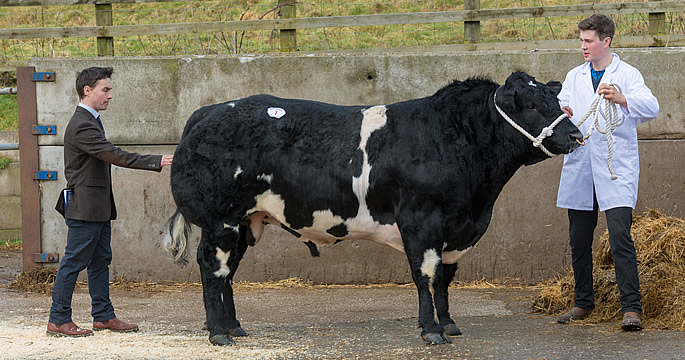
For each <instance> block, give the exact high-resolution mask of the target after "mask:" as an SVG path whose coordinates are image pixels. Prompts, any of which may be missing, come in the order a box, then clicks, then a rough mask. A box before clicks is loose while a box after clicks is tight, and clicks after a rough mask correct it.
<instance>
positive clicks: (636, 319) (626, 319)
mask: <svg viewBox="0 0 685 360" xmlns="http://www.w3.org/2000/svg"><path fill="white" fill-rule="evenodd" d="M621 329H623V330H626V331H638V330H641V329H642V320H641V319H640V313H637V312H633V311H628V312H626V313H625V314H623V321H622V322H621Z"/></svg>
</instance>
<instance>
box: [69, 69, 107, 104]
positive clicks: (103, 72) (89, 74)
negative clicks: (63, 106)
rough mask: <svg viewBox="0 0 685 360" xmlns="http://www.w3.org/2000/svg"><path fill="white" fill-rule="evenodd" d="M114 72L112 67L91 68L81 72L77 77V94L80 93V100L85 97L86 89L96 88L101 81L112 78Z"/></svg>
mask: <svg viewBox="0 0 685 360" xmlns="http://www.w3.org/2000/svg"><path fill="white" fill-rule="evenodd" d="M113 72H114V69H112V68H111V67H106V68H102V67H89V68H87V69H85V70H83V71H81V72H80V73H79V74H78V76H77V77H76V92H77V93H78V98H79V100H80V99H83V98H84V97H85V94H84V93H83V88H84V87H86V86H90V87H95V84H96V83H97V82H98V81H99V80H102V79H107V78H111V77H112V73H113Z"/></svg>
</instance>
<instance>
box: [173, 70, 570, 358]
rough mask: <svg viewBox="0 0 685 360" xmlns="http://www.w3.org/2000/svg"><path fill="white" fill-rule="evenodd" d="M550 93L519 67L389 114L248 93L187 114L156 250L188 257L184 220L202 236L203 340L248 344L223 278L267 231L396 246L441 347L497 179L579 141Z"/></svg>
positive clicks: (553, 88)
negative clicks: (164, 229)
mask: <svg viewBox="0 0 685 360" xmlns="http://www.w3.org/2000/svg"><path fill="white" fill-rule="evenodd" d="M560 89H561V84H559V83H558V82H550V83H548V84H547V85H545V84H542V83H539V82H537V81H535V79H534V78H533V77H531V76H529V75H528V74H525V73H522V72H517V73H513V74H512V75H511V76H510V77H509V78H508V79H507V80H506V82H505V84H504V85H502V86H499V85H498V84H496V83H494V82H492V81H490V80H488V79H482V78H471V79H468V80H466V81H463V82H462V81H454V82H453V83H451V84H449V85H447V86H445V87H444V88H442V89H441V90H439V91H438V92H437V93H435V94H434V95H433V96H430V97H426V98H422V99H416V100H410V101H404V102H399V103H395V104H391V105H379V106H339V105H331V104H326V103H321V102H315V101H307V100H294V99H282V98H277V97H273V96H269V95H255V96H250V97H248V98H245V99H240V100H235V101H230V102H226V103H223V104H216V105H210V106H206V107H203V108H201V109H199V110H197V111H196V112H195V113H194V114H193V115H192V116H191V117H190V119H189V120H188V123H187V124H186V127H185V130H184V132H183V137H182V139H181V142H180V143H179V145H178V147H177V149H176V153H175V155H174V164H173V166H172V168H171V189H172V193H173V196H174V200H175V201H176V205H177V207H178V209H177V211H176V213H175V214H174V215H173V216H172V217H171V218H170V221H169V223H170V226H169V234H168V235H167V236H166V238H165V247H166V248H167V249H168V250H169V251H170V252H171V253H172V254H173V255H174V256H175V259H176V261H177V262H185V257H186V244H187V240H188V233H189V229H190V223H192V224H196V225H197V226H199V227H201V228H202V237H201V240H200V243H199V245H198V249H197V261H198V264H199V265H200V270H201V276H202V285H203V290H204V303H205V310H206V315H207V318H206V321H207V326H208V327H209V331H210V334H209V339H210V342H211V343H212V344H215V345H232V344H234V343H235V341H234V340H233V337H235V336H245V335H247V333H246V332H245V331H244V330H243V329H242V328H241V325H240V323H239V322H238V320H237V319H236V313H235V305H234V302H233V288H232V278H233V276H234V275H235V272H236V270H237V268H238V264H239V262H240V260H241V259H242V258H243V255H244V254H245V251H246V250H247V248H248V246H251V245H254V244H255V243H257V242H258V241H259V239H260V237H261V236H262V232H263V230H264V226H265V225H266V224H274V225H277V226H280V227H282V228H284V229H286V230H287V231H288V232H290V233H292V234H293V235H295V236H296V237H298V238H299V239H300V240H302V241H303V242H305V244H307V246H309V248H310V250H311V253H312V255H318V249H317V246H327V245H331V244H334V243H336V242H339V241H341V240H351V239H354V240H360V239H364V240H371V241H375V242H378V243H381V244H385V245H388V246H391V247H393V248H395V249H397V250H400V251H404V252H405V253H406V255H407V258H408V260H409V265H410V267H411V274H412V277H413V279H414V282H415V284H416V287H417V288H418V294H419V323H420V326H421V327H422V331H421V336H422V337H423V339H424V340H425V341H427V342H428V343H431V344H441V343H445V342H450V338H449V336H448V335H459V334H461V332H460V330H459V328H457V326H455V324H454V321H453V320H452V319H451V318H450V314H449V311H448V285H449V284H450V282H451V281H452V279H453V278H454V274H455V271H456V269H457V260H459V258H460V257H461V256H462V255H463V254H464V253H465V252H466V251H467V250H469V249H470V248H471V247H472V246H473V245H474V244H475V243H476V242H477V241H478V239H480V238H481V236H482V235H483V233H485V230H486V229H487V227H488V224H489V223H490V217H491V215H492V207H493V204H494V203H495V199H496V198H497V196H498V195H499V193H500V192H501V190H502V188H503V187H504V185H505V183H506V182H507V181H508V180H509V179H510V178H511V177H512V176H513V175H514V173H515V172H516V170H517V169H518V168H519V167H521V165H529V164H534V163H537V162H539V161H541V160H544V159H546V158H547V157H548V155H547V154H550V155H551V154H552V153H553V154H560V153H568V152H570V151H572V150H573V149H574V148H575V147H576V146H577V145H578V143H577V140H579V139H582V134H581V133H580V132H579V131H578V129H577V128H576V127H575V126H574V125H573V124H572V123H571V121H570V120H569V119H567V118H565V115H563V113H562V111H561V109H560V107H559V103H558V101H557V98H556V94H557V93H558V92H559V90H560ZM498 106H499V109H498ZM507 117H509V118H510V119H509V120H508V121H513V123H515V124H517V125H518V126H520V127H521V128H522V129H520V130H521V131H522V132H523V133H526V132H527V134H524V135H525V136H524V135H522V132H520V131H519V130H517V129H515V128H514V126H513V125H512V124H510V123H508V122H507V121H505V120H506V119H505V118H507ZM551 127H554V129H553V130H552V129H550V128H551ZM530 133H532V134H541V135H540V136H538V137H537V138H533V136H532V135H530ZM543 139H544V140H543ZM531 140H533V143H534V144H535V146H534V145H533V144H531ZM546 153H547V154H546ZM348 261H350V260H348ZM352 261H353V260H352Z"/></svg>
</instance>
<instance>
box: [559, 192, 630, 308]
mask: <svg viewBox="0 0 685 360" xmlns="http://www.w3.org/2000/svg"><path fill="white" fill-rule="evenodd" d="M598 208H599V206H598V205H597V201H596V200H595V204H594V209H593V210H592V211H583V210H571V209H569V210H568V219H569V225H570V226H569V239H570V243H571V261H572V266H573V276H574V278H575V282H576V284H575V291H576V300H575V306H577V307H579V308H581V309H585V310H592V309H594V308H595V293H594V289H593V281H592V240H593V233H594V230H595V227H596V226H597V214H598ZM605 215H606V220H607V228H608V230H609V244H610V246H611V254H612V255H613V257H614V270H615V272H616V283H617V284H618V290H619V291H620V293H621V312H623V313H626V312H629V311H634V312H637V313H642V306H641V304H640V299H641V298H642V297H641V295H640V280H639V278H638V272H637V257H636V254H635V246H634V245H633V240H632V238H631V237H630V225H631V223H632V218H633V211H632V209H631V208H629V207H619V208H613V209H609V210H606V211H605Z"/></svg>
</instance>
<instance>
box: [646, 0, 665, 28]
mask: <svg viewBox="0 0 685 360" xmlns="http://www.w3.org/2000/svg"><path fill="white" fill-rule="evenodd" d="M655 1H661V0H655ZM665 33H666V13H662V12H658V13H649V35H659V34H665Z"/></svg>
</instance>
